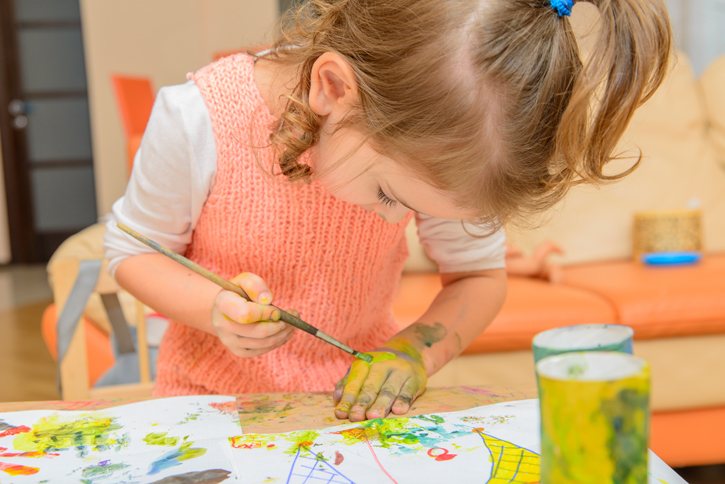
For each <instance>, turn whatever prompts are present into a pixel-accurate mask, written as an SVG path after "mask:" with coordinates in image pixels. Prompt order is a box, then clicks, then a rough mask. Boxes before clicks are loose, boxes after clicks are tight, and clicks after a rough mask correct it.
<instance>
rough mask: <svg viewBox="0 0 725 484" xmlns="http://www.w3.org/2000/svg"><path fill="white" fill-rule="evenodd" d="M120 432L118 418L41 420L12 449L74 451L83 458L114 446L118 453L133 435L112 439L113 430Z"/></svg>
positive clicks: (113, 437)
mask: <svg viewBox="0 0 725 484" xmlns="http://www.w3.org/2000/svg"><path fill="white" fill-rule="evenodd" d="M119 429H121V425H120V424H119V423H117V422H116V417H99V416H95V415H88V416H84V417H82V418H76V419H75V420H69V419H68V417H61V416H60V415H57V414H56V415H50V416H48V417H44V418H41V419H40V420H38V422H37V423H36V424H34V425H33V430H32V431H31V432H27V433H24V434H21V435H18V436H17V437H16V438H15V439H14V441H13V446H14V447H15V449H16V450H22V451H25V452H33V451H39V452H45V453H48V452H52V451H53V450H59V449H69V448H75V449H76V450H78V452H79V454H80V457H83V456H85V455H86V454H87V453H88V450H89V449H93V450H107V449H110V448H111V447H115V449H116V450H117V451H118V450H120V449H121V448H122V447H126V446H127V445H128V444H129V442H130V436H129V435H128V434H124V435H123V436H120V437H119V436H112V435H111V431H113V430H119Z"/></svg>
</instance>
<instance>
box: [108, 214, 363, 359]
mask: <svg viewBox="0 0 725 484" xmlns="http://www.w3.org/2000/svg"><path fill="white" fill-rule="evenodd" d="M116 226H117V227H118V228H119V229H121V230H123V231H124V232H126V233H127V234H128V235H130V236H131V237H133V238H134V239H136V240H138V241H139V242H142V243H144V244H146V245H148V246H149V247H151V248H152V249H154V250H155V251H158V252H160V253H162V254H164V255H165V256H167V257H170V258H171V259H174V260H175V261H176V262H178V263H179V264H181V265H183V266H184V267H186V268H187V269H190V270H192V271H194V272H196V273H197V274H199V275H200V276H202V277H205V278H206V279H208V280H210V281H211V282H213V283H214V284H216V285H218V286H220V287H221V288H222V289H226V290H227V291H231V292H233V293H235V294H238V295H239V296H241V297H243V298H244V299H246V300H247V301H251V302H254V301H252V298H250V297H249V294H247V293H246V292H245V291H244V289H242V288H241V287H239V286H238V285H237V284H234V283H233V282H230V281H227V280H226V279H224V278H223V277H221V276H219V275H217V274H215V273H213V272H212V271H210V270H209V269H207V268H206V267H202V266H200V265H199V264H197V263H196V262H194V261H192V260H189V259H187V258H186V257H184V256H183V255H181V254H178V253H176V252H174V251H173V250H171V249H168V248H166V247H164V246H163V245H161V244H159V243H158V242H155V241H153V240H151V239H149V238H148V237H144V236H143V235H141V234H139V233H138V232H136V231H135V230H133V229H131V228H129V227H127V226H126V225H124V224H122V223H120V222H119V223H117V224H116ZM272 307H273V308H275V309H277V310H279V314H280V316H279V319H280V320H282V321H284V322H285V323H288V324H290V325H292V326H294V327H295V328H297V329H301V330H302V331H305V332H307V333H310V334H311V335H312V336H315V337H317V338H320V339H321V340H323V341H326V342H327V343H330V344H331V345H333V346H335V347H337V348H340V349H341V350H343V351H346V352H348V353H350V354H351V355H353V356H355V357H357V358H360V359H361V360H364V361H367V362H368V363H369V362H370V361H369V360H371V357H370V356H369V355H366V354H364V353H360V352H359V351H355V350H354V349H352V348H350V347H349V346H347V345H346V344H344V343H341V342H340V341H338V340H336V339H335V338H333V337H332V336H330V335H328V334H325V333H323V332H322V331H320V330H319V329H317V328H315V327H314V326H312V325H311V324H309V323H306V322H304V321H302V320H301V319H300V318H298V317H296V316H294V315H293V314H290V313H288V312H287V311H285V310H284V309H281V308H278V307H277V306H274V305H272Z"/></svg>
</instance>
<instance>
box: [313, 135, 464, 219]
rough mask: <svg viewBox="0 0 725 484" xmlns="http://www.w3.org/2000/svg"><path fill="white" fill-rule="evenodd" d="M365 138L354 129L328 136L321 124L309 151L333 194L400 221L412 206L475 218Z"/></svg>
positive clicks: (433, 212)
mask: <svg viewBox="0 0 725 484" xmlns="http://www.w3.org/2000/svg"><path fill="white" fill-rule="evenodd" d="M363 141H364V136H363V135H362V134H361V133H359V132H357V131H355V130H353V129H349V128H343V129H340V130H338V131H337V132H335V133H334V134H330V133H329V132H328V130H327V129H324V128H323V130H322V132H321V133H320V141H319V143H318V144H317V145H316V146H315V148H313V150H312V152H311V153H310V155H311V160H310V161H311V163H312V166H313V167H314V169H315V173H317V180H318V181H319V182H320V183H321V184H322V186H323V187H324V188H325V189H326V190H327V191H328V192H330V194H331V195H332V196H334V197H335V198H337V199H339V200H342V201H345V202H349V203H353V204H355V205H359V206H361V207H362V208H364V209H365V210H371V211H374V212H375V213H377V214H378V215H379V216H380V217H381V218H382V219H383V220H385V221H387V222H390V223H398V222H400V221H401V220H403V218H405V216H406V215H407V214H408V212H410V211H411V210H413V211H416V212H420V213H423V214H425V215H430V216H433V217H439V218H446V219H460V220H462V219H470V218H474V217H475V216H476V214H475V213H473V212H471V211H470V210H467V209H462V208H460V207H458V206H457V205H456V203H455V202H454V200H453V196H452V195H451V194H450V193H448V194H447V193H444V192H441V191H440V190H438V189H436V188H434V187H433V186H431V185H430V184H428V183H426V182H424V181H421V180H420V179H418V178H415V177H414V176H413V174H412V173H410V171H409V170H405V169H404V168H403V167H402V166H401V165H400V164H398V163H396V162H395V160H393V159H391V158H388V157H386V156H384V155H381V154H380V153H378V152H377V151H376V150H375V149H374V148H373V147H372V145H371V143H370V142H369V141H366V142H363ZM340 160H343V161H342V162H340V163H338V161H340Z"/></svg>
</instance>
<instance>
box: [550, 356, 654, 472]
mask: <svg viewBox="0 0 725 484" xmlns="http://www.w3.org/2000/svg"><path fill="white" fill-rule="evenodd" d="M536 372H537V377H538V381H539V399H540V404H541V484H646V483H647V455H648V445H649V420H650V407H649V400H650V398H649V396H650V372H649V365H648V364H647V362H646V361H645V360H644V359H642V358H639V357H636V356H632V355H628V354H625V353H618V352H598V351H592V352H578V353H566V354H562V355H557V356H549V357H547V358H544V359H542V360H541V361H539V362H538V363H537V364H536Z"/></svg>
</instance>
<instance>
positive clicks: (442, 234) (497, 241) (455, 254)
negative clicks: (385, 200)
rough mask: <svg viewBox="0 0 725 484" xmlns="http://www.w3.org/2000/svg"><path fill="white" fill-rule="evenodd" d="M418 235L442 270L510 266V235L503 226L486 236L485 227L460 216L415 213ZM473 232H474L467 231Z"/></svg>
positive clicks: (460, 270) (459, 270)
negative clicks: (508, 261)
mask: <svg viewBox="0 0 725 484" xmlns="http://www.w3.org/2000/svg"><path fill="white" fill-rule="evenodd" d="M415 222H416V224H417V225H418V237H419V238H420V242H421V244H422V245H423V247H424V248H425V251H426V253H427V254H428V257H430V258H431V259H433V261H434V262H435V263H436V264H438V270H439V271H440V272H441V273H445V272H470V271H483V270H489V269H502V268H504V267H506V262H505V257H506V235H505V234H504V231H503V229H500V230H498V231H496V232H494V233H493V234H491V235H488V236H486V237H474V235H471V234H484V233H485V232H484V231H482V229H480V228H477V227H475V226H473V225H470V224H466V228H465V229H464V228H463V224H462V223H461V221H460V220H449V219H442V218H436V217H430V216H428V215H423V214H420V213H416V214H415ZM467 231H468V232H470V233H467Z"/></svg>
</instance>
